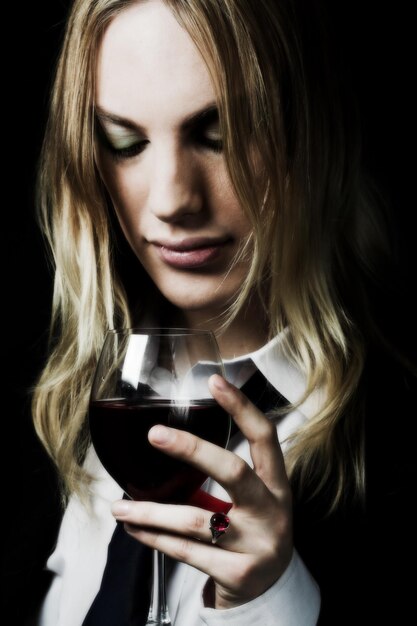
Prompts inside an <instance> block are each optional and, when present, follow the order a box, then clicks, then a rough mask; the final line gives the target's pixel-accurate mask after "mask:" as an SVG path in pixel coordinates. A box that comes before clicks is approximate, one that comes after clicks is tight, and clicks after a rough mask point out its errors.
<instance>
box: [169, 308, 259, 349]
mask: <svg viewBox="0 0 417 626" xmlns="http://www.w3.org/2000/svg"><path fill="white" fill-rule="evenodd" d="M254 300H255V299H253V300H252V301H251V303H250V304H249V305H247V306H246V308H245V309H244V310H243V311H241V312H240V313H239V315H238V316H237V317H236V318H235V319H234V320H233V321H232V322H231V323H230V324H229V325H228V326H227V328H226V329H225V330H221V329H220V326H221V322H220V321H219V319H221V318H220V316H221V313H222V311H210V313H209V312H207V311H201V310H198V311H181V312H180V313H179V318H178V319H179V322H180V325H182V326H185V327H187V328H193V329H195V330H201V329H206V330H211V331H212V332H214V334H215V335H216V339H217V343H218V346H219V349H220V354H221V356H222V358H224V359H232V358H234V357H238V356H241V355H243V354H248V353H250V352H253V351H255V350H257V349H258V348H260V347H262V346H263V345H264V344H265V343H266V341H267V339H268V323H267V319H266V315H265V314H264V312H263V310H262V307H261V306H260V303H259V302H258V303H256V302H255V301H254Z"/></svg>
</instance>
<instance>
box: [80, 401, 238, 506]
mask: <svg viewBox="0 0 417 626" xmlns="http://www.w3.org/2000/svg"><path fill="white" fill-rule="evenodd" d="M89 421H90V431H91V437H92V440H93V444H94V448H95V450H96V452H97V455H98V457H99V459H100V460H101V462H102V464H103V465H104V467H105V468H106V470H107V471H108V472H109V474H110V475H111V476H112V477H113V478H114V479H115V481H116V482H117V483H118V484H119V485H120V486H121V487H122V488H123V490H124V491H125V492H126V493H127V494H128V495H129V496H131V497H132V498H133V499H134V500H152V501H154V502H163V503H171V504H175V503H177V504H180V503H184V502H187V500H188V499H189V498H190V496H191V495H192V494H193V493H194V492H195V491H196V490H197V489H198V488H199V487H200V486H201V485H202V484H203V482H204V481H205V480H206V478H207V476H206V475H204V474H203V473H202V472H200V471H199V470H197V469H195V468H194V467H192V466H191V465H188V464H187V463H184V462H183V461H179V460H178V459H173V458H172V457H170V456H168V455H166V454H164V453H163V452H160V451H159V450H156V449H155V448H154V447H152V446H151V444H150V443H149V441H148V432H149V429H150V428H151V427H152V426H154V425H155V424H164V425H165V426H171V427H173V428H178V429H181V430H187V431H189V432H191V433H193V434H194V435H197V436H198V437H201V438H202V439H206V440H207V441H211V442H212V443H215V444H217V445H218V446H221V447H223V448H224V447H225V446H226V445H227V441H228V437H229V428H230V418H229V416H228V414H227V413H226V412H225V411H224V409H222V408H221V407H220V406H219V405H218V404H217V403H216V402H215V401H214V400H213V401H210V400H209V401H207V400H204V404H202V403H201V401H200V403H199V401H193V404H192V405H176V404H172V403H171V402H169V401H159V402H158V403H151V404H150V403H147V404H138V403H136V402H135V403H134V402H132V401H131V400H98V401H95V402H92V403H91V404H90V410H89Z"/></svg>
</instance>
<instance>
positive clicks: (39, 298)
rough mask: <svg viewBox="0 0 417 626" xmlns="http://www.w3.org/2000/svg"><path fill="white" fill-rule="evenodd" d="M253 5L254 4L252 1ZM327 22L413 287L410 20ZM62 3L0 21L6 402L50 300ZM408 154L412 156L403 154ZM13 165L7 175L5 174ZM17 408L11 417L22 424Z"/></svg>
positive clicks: (33, 356)
mask: <svg viewBox="0 0 417 626" xmlns="http://www.w3.org/2000/svg"><path fill="white" fill-rule="evenodd" d="M254 1H255V0H254ZM328 5H329V10H330V14H331V24H332V28H334V33H335V37H336V39H337V40H338V41H340V44H341V49H342V50H343V55H344V58H345V60H346V61H347V62H348V65H349V66H350V70H351V71H350V74H351V78H352V89H353V90H354V92H355V93H356V96H357V98H358V101H359V105H360V109H361V114H362V120H363V128H364V151H365V158H366V161H367V164H368V167H369V169H370V171H371V172H372V173H373V175H374V176H375V178H376V179H377V181H378V182H379V184H380V185H381V187H382V189H383V190H384V193H385V195H386V196H387V197H388V198H389V199H390V202H391V206H392V211H393V215H394V217H395V223H396V235H397V238H398V242H399V252H400V261H401V264H402V267H403V270H404V271H406V272H408V280H409V281H410V287H411V286H412V285H415V272H414V266H415V245H414V219H413V216H414V211H415V202H414V196H415V194H414V183H415V178H416V175H415V172H414V145H415V139H414V138H413V137H412V135H413V133H414V110H415V103H413V101H412V96H411V94H412V85H413V82H414V72H413V64H412V41H413V37H412V36H411V28H412V20H411V14H410V9H407V10H406V11H407V12H408V13H407V12H403V11H405V9H402V8H401V5H400V4H398V3H397V4H396V5H395V7H394V10H393V9H392V6H393V5H390V4H389V3H379V2H376V1H372V2H358V1H350V2H340V1H338V0H336V1H334V0H333V1H331V0H328ZM68 6H69V2H68V0H53V1H46V0H42V2H30V3H26V4H25V5H24V6H20V5H16V7H15V8H14V9H11V11H12V14H11V15H10V16H6V18H5V19H4V20H3V27H4V32H6V31H7V30H8V29H10V37H11V43H10V44H7V49H6V50H5V52H4V54H3V57H4V60H5V73H4V74H3V100H4V102H5V103H6V108H7V112H6V115H5V116H4V118H3V119H4V125H5V129H4V130H5V133H4V135H3V136H4V137H5V140H4V144H3V148H7V149H4V150H3V157H4V158H3V163H4V164H5V165H4V166H3V170H6V171H4V178H3V181H4V182H3V185H4V187H3V190H4V193H3V216H4V217H5V218H6V219H5V221H6V224H5V225H4V222H3V236H2V240H3V244H5V245H4V246H3V249H4V250H5V259H4V262H3V265H4V270H5V281H6V289H5V290H4V291H3V295H4V299H3V312H4V314H5V317H3V320H4V322H3V323H4V326H3V328H4V333H5V335H6V344H8V346H9V348H10V349H9V351H8V356H7V359H8V360H7V369H8V371H9V373H10V375H11V382H10V383H6V384H7V385H8V386H9V385H10V386H9V387H8V388H7V389H6V394H7V396H8V397H11V398H12V399H13V403H14V402H15V400H16V398H17V400H18V403H19V406H21V405H22V404H23V405H25V404H26V402H27V397H28V395H27V393H28V388H29V386H30V384H31V383H32V382H33V379H34V376H35V375H36V373H37V372H38V370H39V367H40V363H41V361H42V354H43V352H44V349H45V338H46V333H47V330H46V329H47V324H48V319H49V309H50V299H51V272H50V269H49V267H48V263H47V261H46V256H45V252H44V248H43V243H42V240H41V237H40V235H39V232H38V229H37V226H36V223H35V217H34V215H35V212H34V180H35V173H36V163H37V159H38V153H39V148H40V142H41V137H42V133H43V128H44V123H45V117H46V111H47V100H48V93H49V86H50V81H51V77H52V72H53V67H54V63H55V60H56V55H57V52H58V48H59V43H60V40H61V37H62V28H63V22H64V19H65V15H66V11H67V8H68ZM409 148H410V149H411V150H410V152H411V155H409V154H408V150H409ZM8 168H10V170H9V169H8ZM20 415H21V410H20V409H19V410H18V411H17V412H16V411H14V412H13V414H12V415H11V416H10V417H11V419H12V420H13V421H14V420H16V419H19V416H20Z"/></svg>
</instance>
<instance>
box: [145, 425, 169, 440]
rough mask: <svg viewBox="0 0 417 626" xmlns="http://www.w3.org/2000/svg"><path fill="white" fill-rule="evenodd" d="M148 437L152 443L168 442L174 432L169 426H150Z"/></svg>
mask: <svg viewBox="0 0 417 626" xmlns="http://www.w3.org/2000/svg"><path fill="white" fill-rule="evenodd" d="M148 437H149V439H151V440H152V441H153V442H154V443H169V442H170V441H172V440H173V438H174V433H173V432H172V430H171V429H170V428H165V426H160V425H159V424H158V426H152V428H151V429H150V431H149V433H148Z"/></svg>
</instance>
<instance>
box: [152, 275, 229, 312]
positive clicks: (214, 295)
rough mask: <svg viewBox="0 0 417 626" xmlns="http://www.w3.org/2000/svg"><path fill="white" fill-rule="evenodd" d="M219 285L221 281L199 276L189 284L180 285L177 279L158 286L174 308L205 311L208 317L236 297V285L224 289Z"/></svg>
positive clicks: (225, 306)
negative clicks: (232, 287) (207, 279)
mask: <svg viewBox="0 0 417 626" xmlns="http://www.w3.org/2000/svg"><path fill="white" fill-rule="evenodd" d="M204 283H209V284H206V285H205V284H204ZM220 285H221V281H205V280H204V279H203V280H202V279H201V277H199V278H196V279H195V280H194V281H192V282H191V284H189V285H181V284H180V282H179V281H177V282H176V283H175V282H172V283H170V285H158V287H159V290H160V292H161V293H162V295H163V296H164V298H166V299H167V300H168V301H169V302H170V303H171V304H172V305H173V306H175V307H176V308H178V309H180V310H181V311H183V312H184V313H186V312H187V311H188V312H190V313H191V312H197V311H201V312H204V311H207V318H208V319H209V318H210V317H212V316H213V315H219V314H221V313H222V312H223V311H224V310H225V309H226V308H227V306H229V305H230V302H231V301H233V299H234V298H235V297H236V291H237V286H236V288H235V289H229V288H228V289H224V287H225V285H222V286H220ZM222 287H223V288H222ZM228 287H229V285H228Z"/></svg>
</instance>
